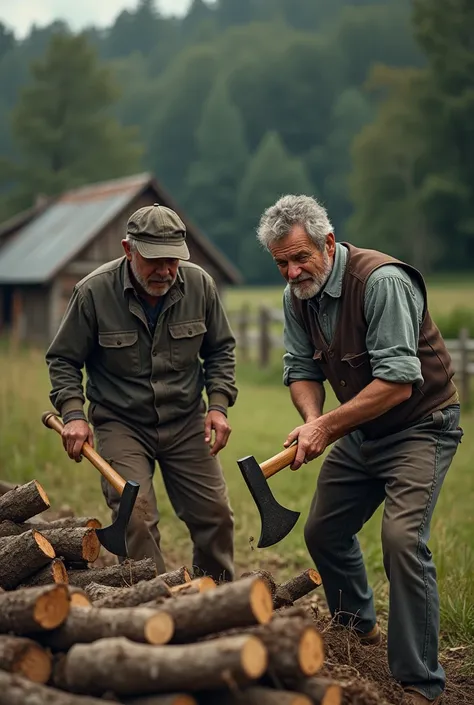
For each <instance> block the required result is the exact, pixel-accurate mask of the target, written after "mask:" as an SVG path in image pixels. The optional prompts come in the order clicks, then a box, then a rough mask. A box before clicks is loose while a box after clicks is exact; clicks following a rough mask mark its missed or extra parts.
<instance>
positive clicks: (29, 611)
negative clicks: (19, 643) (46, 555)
mask: <svg viewBox="0 0 474 705" xmlns="http://www.w3.org/2000/svg"><path fill="white" fill-rule="evenodd" d="M69 608H70V601H69V595H68V590H67V586H66V585H45V586H44V587H31V588H19V589H18V590H13V591H11V592H4V593H2V594H0V633H2V634H6V633H8V632H12V633H14V634H16V635H18V636H22V635H25V634H29V633H34V632H40V631H43V630H45V629H54V628H55V627H58V626H59V625H60V624H62V623H63V622H64V620H65V619H66V617H67V615H68V613H69Z"/></svg>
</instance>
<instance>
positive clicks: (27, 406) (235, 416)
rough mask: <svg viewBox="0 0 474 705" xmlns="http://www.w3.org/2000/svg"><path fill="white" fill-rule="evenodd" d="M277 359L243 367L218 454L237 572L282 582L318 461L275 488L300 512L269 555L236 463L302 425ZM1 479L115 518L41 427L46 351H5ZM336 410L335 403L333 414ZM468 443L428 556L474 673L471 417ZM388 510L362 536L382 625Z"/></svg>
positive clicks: (297, 549) (165, 535)
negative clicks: (31, 484) (257, 572)
mask: <svg viewBox="0 0 474 705" xmlns="http://www.w3.org/2000/svg"><path fill="white" fill-rule="evenodd" d="M470 293H472V285H471V286H468V285H465V284H464V283H461V284H459V285H458V286H455V285H451V286H450V287H449V288H448V287H447V286H446V285H444V286H441V285H440V286H439V287H437V286H436V285H432V286H431V287H430V296H431V300H432V301H433V302H434V306H435V308H436V307H438V310H439V311H443V312H449V311H450V310H452V308H453V307H456V306H458V305H460V304H461V305H465V299H466V297H469V295H470ZM280 296H281V289H280V290H278V289H270V290H260V291H258V292H257V291H256V290H239V291H235V292H229V294H228V296H227V297H226V305H227V307H228V308H229V309H232V308H234V309H235V308H236V307H238V306H239V305H241V303H242V302H243V301H245V300H247V301H249V302H250V304H251V305H255V303H256V304H257V305H259V304H261V303H263V301H267V302H268V303H269V304H270V305H275V306H278V305H279V298H280ZM280 357H281V356H280V353H279V352H278V351H274V355H273V363H272V365H271V366H270V367H269V368H268V369H267V370H259V369H258V368H257V367H256V366H255V365H254V364H251V363H245V364H244V363H242V362H239V364H238V368H237V376H238V386H239V398H238V403H237V405H236V406H235V407H234V408H233V409H232V410H231V412H230V423H231V426H232V429H233V430H232V435H231V438H230V441H229V444H228V446H227V448H225V450H224V451H223V452H222V453H221V460H222V463H223V467H224V471H225V475H226V478H227V482H228V485H229V491H230V498H231V503H232V506H233V509H234V512H235V549H236V564H237V570H238V572H239V571H243V570H244V569H248V568H252V567H257V566H259V567H268V568H269V569H270V570H272V571H273V572H274V573H275V574H276V575H277V576H278V577H280V578H284V577H285V576H288V575H290V574H291V573H294V572H295V571H297V570H299V569H304V568H306V567H309V566H311V560H310V558H309V556H308V554H307V552H306V549H305V545H304V541H303V525H304V521H305V516H306V514H307V511H308V507H309V503H310V501H311V497H312V495H313V492H314V488H315V484H316V480H317V475H318V470H319V467H320V463H321V460H320V459H319V460H316V461H314V462H312V463H311V464H309V465H306V466H304V468H302V469H301V470H300V471H298V472H291V471H290V470H289V469H286V470H283V471H282V472H280V473H279V474H278V475H276V476H274V477H273V478H272V479H271V480H270V483H271V487H272V489H273V491H274V493H275V496H276V497H277V499H279V500H280V501H281V502H282V503H283V504H284V505H286V506H287V507H289V508H291V509H294V510H297V511H300V512H301V517H300V520H299V522H298V523H297V525H296V527H295V529H294V530H293V531H292V533H291V534H290V535H289V536H288V537H286V538H285V539H284V540H283V541H281V542H280V544H278V545H277V546H274V547H272V548H270V549H265V550H261V549H258V548H256V543H257V541H258V536H259V515H258V512H257V510H256V508H255V505H254V504H253V501H252V500H251V498H250V495H249V492H248V490H247V487H246V485H245V483H244V482H243V479H242V477H241V475H240V471H239V468H238V466H237V463H236V461H237V459H238V458H240V457H242V456H244V455H248V454H253V455H255V456H256V458H257V460H259V461H263V460H265V459H267V458H269V457H270V456H272V455H274V454H275V453H277V452H279V451H280V450H282V448H283V442H284V440H285V438H286V436H287V434H288V433H289V431H290V430H292V428H293V427H294V426H296V425H298V424H299V423H300V419H299V417H298V415H297V413H296V411H295V410H294V409H293V407H292V405H291V403H290V399H289V395H288V392H287V390H286V389H285V388H284V387H283V386H282V384H281V367H280V364H281V362H280ZM0 363H1V369H2V375H1V378H0V420H1V426H0V478H2V479H6V480H11V481H15V482H25V481H28V480H30V479H32V478H36V479H37V480H38V481H40V482H41V483H42V484H43V486H44V487H45V489H46V491H47V493H48V494H49V496H50V499H51V501H52V505H53V507H56V508H57V507H59V505H61V504H68V505H70V506H71V507H72V509H73V510H74V511H75V512H76V513H77V514H80V515H84V514H87V515H95V516H98V517H99V518H100V519H102V520H103V521H104V522H108V521H109V517H108V513H107V511H106V508H105V504H104V501H103V499H102V495H101V492H100V483H99V474H98V472H97V471H96V470H95V469H94V468H93V467H92V465H90V464H89V463H88V461H86V460H84V461H83V462H82V463H79V464H76V463H74V462H72V461H70V460H69V458H68V457H67V456H66V455H65V453H64V452H63V450H62V444H61V441H60V438H59V437H58V435H57V434H56V433H54V432H53V431H50V430H47V429H46V428H44V426H43V425H42V423H41V413H42V412H43V411H44V410H46V409H48V408H50V404H49V399H48V391H49V380H48V376H47V371H46V367H45V365H44V361H43V352H42V351H34V350H23V351H16V352H15V351H9V349H8V345H6V344H4V345H3V346H2V347H0ZM334 404H335V400H334V397H333V396H332V395H331V394H329V395H328V408H329V407H332V406H333V405H334ZM462 425H463V428H464V431H465V435H464V438H463V442H462V444H461V446H460V448H459V450H458V453H457V455H456V457H455V460H454V463H453V465H452V467H451V470H450V472H449V473H448V477H447V480H446V483H445V486H444V488H443V491H442V493H441V497H440V500H439V502H438V505H437V508H436V511H435V515H434V519H433V523H432V539H431V549H432V551H433V554H434V557H435V560H436V564H437V568H438V576H439V586H440V595H441V609H442V638H443V643H444V645H454V646H458V645H463V646H467V647H468V652H467V653H470V654H471V655H470V656H469V658H468V659H467V667H468V668H471V669H472V670H473V671H474V523H473V511H472V507H473V505H474V472H473V468H472V457H474V410H470V411H467V410H465V411H464V413H463V418H462ZM156 490H157V496H158V499H159V507H160V512H161V516H162V520H161V524H160V529H161V533H162V541H163V551H164V554H165V559H167V561H168V563H169V565H170V567H172V566H176V565H179V564H182V563H187V564H189V562H190V558H191V551H190V542H189V538H188V535H187V530H186V527H185V526H184V525H183V524H182V523H181V522H180V521H179V520H178V519H177V518H176V517H175V516H174V514H173V511H172V509H171V505H170V503H169V500H168V498H167V496H166V493H165V491H164V487H163V483H162V481H161V477H160V474H159V470H157V473H156ZM380 519H381V510H379V512H377V514H376V515H375V516H374V517H373V518H372V520H371V521H370V522H369V523H368V524H367V525H366V526H365V527H364V529H363V531H362V534H361V544H362V547H363V551H364V555H365V559H366V562H367V566H368V570H369V575H370V579H371V582H372V585H373V586H374V588H375V594H376V599H377V604H378V607H379V611H380V615H381V617H382V619H383V618H384V616H385V615H386V606H387V582H386V579H385V576H384V572H383V565H382V555H381V547H380Z"/></svg>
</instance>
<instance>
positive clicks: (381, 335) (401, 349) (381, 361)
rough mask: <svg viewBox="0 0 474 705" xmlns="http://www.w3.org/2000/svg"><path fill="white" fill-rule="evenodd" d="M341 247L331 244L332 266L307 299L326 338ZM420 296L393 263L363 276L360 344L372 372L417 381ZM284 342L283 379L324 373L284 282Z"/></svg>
mask: <svg viewBox="0 0 474 705" xmlns="http://www.w3.org/2000/svg"><path fill="white" fill-rule="evenodd" d="M346 262H347V249H346V248H345V247H344V246H343V245H341V244H339V243H337V244H336V252H335V258H334V265H333V268H332V271H331V274H330V276H329V279H328V281H327V282H326V285H325V286H324V287H323V289H322V291H321V292H320V293H319V294H317V295H316V296H315V297H313V299H311V300H310V304H309V305H310V306H311V307H312V308H313V309H314V311H315V313H316V316H317V318H318V321H319V325H320V327H321V330H322V332H323V334H324V337H325V338H326V342H327V343H328V344H330V343H331V341H332V338H333V335H334V331H335V327H336V322H337V315H338V310H339V303H340V299H341V295H342V281H343V277H344V272H345V268H346ZM423 308H424V298H423V293H422V291H421V289H420V287H419V286H418V284H417V282H416V281H415V280H414V279H412V278H411V277H410V276H409V275H408V274H407V272H406V271H405V270H403V269H402V268H401V267H399V266H396V265H392V264H390V265H384V266H383V267H380V268H379V269H376V270H375V272H373V273H372V274H371V275H370V277H369V278H368V280H367V285H366V290H365V299H364V312H365V318H366V321H367V336H366V345H367V351H368V352H369V355H370V360H371V365H372V374H373V376H374V377H376V378H378V379H383V380H385V381H387V382H399V383H412V384H416V385H421V384H423V377H422V375H421V365H420V360H419V358H418V357H417V350H418V336H419V331H420V326H421V322H422V317H423ZM283 311H284V347H285V350H286V352H285V354H284V356H283V382H284V384H285V385H287V386H288V385H290V384H291V383H292V382H294V381H296V380H313V381H317V382H321V383H322V382H324V381H325V379H326V377H325V375H324V373H323V372H322V370H321V368H320V366H319V365H318V363H317V362H316V361H315V360H313V354H314V345H313V344H312V342H311V339H310V337H309V336H308V334H307V333H306V331H305V330H304V329H303V327H302V326H301V325H300V324H299V322H298V320H297V319H296V316H295V313H294V311H293V307H292V305H291V296H290V289H289V286H287V287H286V288H285V291H284V295H283Z"/></svg>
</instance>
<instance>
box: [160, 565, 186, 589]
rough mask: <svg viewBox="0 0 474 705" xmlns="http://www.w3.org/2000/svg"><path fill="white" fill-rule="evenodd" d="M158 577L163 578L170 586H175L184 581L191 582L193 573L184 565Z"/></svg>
mask: <svg viewBox="0 0 474 705" xmlns="http://www.w3.org/2000/svg"><path fill="white" fill-rule="evenodd" d="M158 577H159V578H161V579H162V580H163V582H164V583H166V584H167V585H168V587H174V586H175V585H181V584H182V583H189V582H190V581H191V574H190V572H189V570H188V569H187V568H186V566H184V565H183V566H181V568H177V569H176V570H171V571H169V572H168V573H162V574H161V575H159V576H158Z"/></svg>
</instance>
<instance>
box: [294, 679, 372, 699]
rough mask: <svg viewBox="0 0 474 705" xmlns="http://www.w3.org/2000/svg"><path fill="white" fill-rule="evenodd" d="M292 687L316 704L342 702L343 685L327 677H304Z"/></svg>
mask: <svg viewBox="0 0 474 705" xmlns="http://www.w3.org/2000/svg"><path fill="white" fill-rule="evenodd" d="M292 688H294V689H295V690H297V691H298V692H300V693H303V694H304V695H307V696H308V697H309V698H311V700H312V701H313V703H316V705H341V703H342V688H341V686H340V685H339V683H335V682H334V681H331V680H329V679H327V678H315V677H314V676H313V677H312V678H302V679H301V680H298V681H295V682H294V683H293V684H292ZM351 702H352V701H351ZM361 702H362V701H361Z"/></svg>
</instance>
